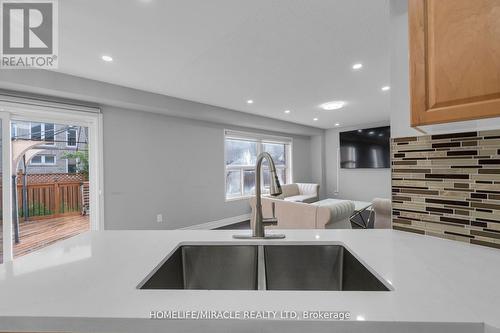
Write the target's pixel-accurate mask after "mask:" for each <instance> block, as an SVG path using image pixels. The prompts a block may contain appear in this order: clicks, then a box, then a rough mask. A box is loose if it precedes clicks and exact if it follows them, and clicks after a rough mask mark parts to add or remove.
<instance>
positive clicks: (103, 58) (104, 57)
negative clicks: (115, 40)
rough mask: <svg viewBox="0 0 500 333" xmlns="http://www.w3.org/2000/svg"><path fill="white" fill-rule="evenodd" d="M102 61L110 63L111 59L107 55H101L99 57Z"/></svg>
mask: <svg viewBox="0 0 500 333" xmlns="http://www.w3.org/2000/svg"><path fill="white" fill-rule="evenodd" d="M101 59H102V60H104V61H106V62H112V61H113V58H112V57H111V56H109V55H103V56H102V57H101Z"/></svg>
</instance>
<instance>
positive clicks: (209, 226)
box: [179, 214, 251, 230]
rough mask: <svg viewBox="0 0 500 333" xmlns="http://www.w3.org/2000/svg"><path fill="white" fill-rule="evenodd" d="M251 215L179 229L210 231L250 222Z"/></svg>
mask: <svg viewBox="0 0 500 333" xmlns="http://www.w3.org/2000/svg"><path fill="white" fill-rule="evenodd" d="M250 216H251V214H243V215H239V216H233V217H227V218H225V219H222V220H217V221H210V222H207V223H202V224H195V225H191V226H189V227H184V228H179V229H180V230H211V229H217V228H220V227H225V226H226V225H230V224H235V223H238V222H243V221H247V220H250Z"/></svg>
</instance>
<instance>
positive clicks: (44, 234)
mask: <svg viewBox="0 0 500 333" xmlns="http://www.w3.org/2000/svg"><path fill="white" fill-rule="evenodd" d="M89 227H90V223H89V217H88V216H81V215H76V216H65V217H59V218H54V219H44V220H34V221H28V222H21V223H20V225H19V229H20V242H19V244H15V245H14V258H16V257H20V256H23V255H25V254H27V253H30V252H32V251H36V250H39V249H41V248H43V247H45V246H48V245H50V244H53V243H55V242H57V241H60V240H63V239H66V238H69V237H73V236H76V235H78V234H81V233H82V232H85V231H88V230H89ZM1 232H2V230H1V229H0V240H3V235H2V234H1ZM2 251H3V249H2V248H1V247H0V254H1V253H2ZM2 257H3V256H2V255H0V262H1V260H2Z"/></svg>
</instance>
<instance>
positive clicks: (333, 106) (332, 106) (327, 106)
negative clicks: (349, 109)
mask: <svg viewBox="0 0 500 333" xmlns="http://www.w3.org/2000/svg"><path fill="white" fill-rule="evenodd" d="M344 106H345V102H344V101H331V102H326V103H323V104H321V105H320V106H319V107H320V108H322V109H323V110H327V111H330V110H337V109H341V108H343V107H344Z"/></svg>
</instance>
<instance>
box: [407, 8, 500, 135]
mask: <svg viewBox="0 0 500 333" xmlns="http://www.w3.org/2000/svg"><path fill="white" fill-rule="evenodd" d="M409 28H410V29H409V30H410V78H411V99H412V105H411V107H412V125H413V126H418V125H428V124H435V123H443V122H451V121H460V120H470V119H479V118H486V117H494V116H500V0H474V1H471V0H409Z"/></svg>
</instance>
